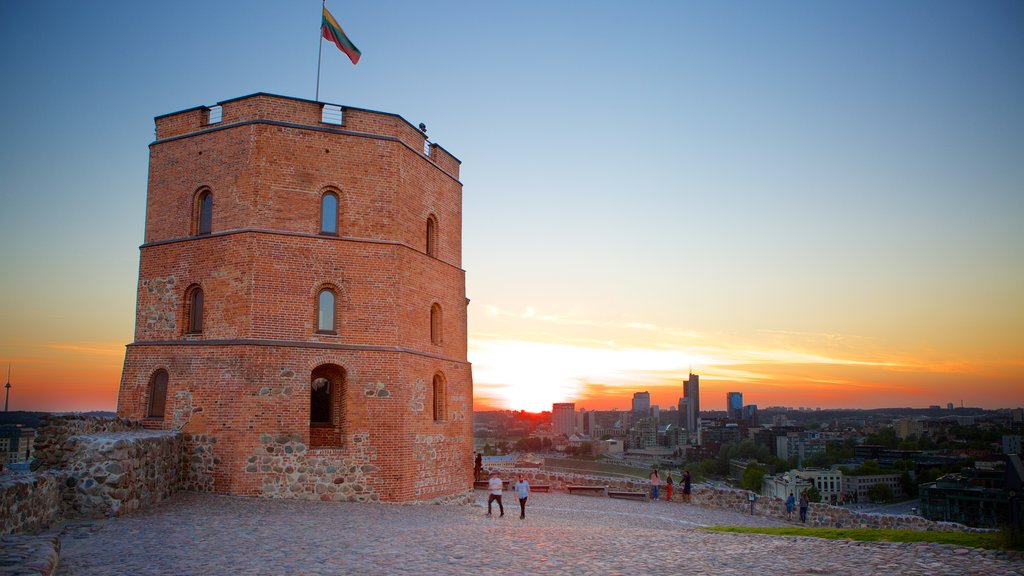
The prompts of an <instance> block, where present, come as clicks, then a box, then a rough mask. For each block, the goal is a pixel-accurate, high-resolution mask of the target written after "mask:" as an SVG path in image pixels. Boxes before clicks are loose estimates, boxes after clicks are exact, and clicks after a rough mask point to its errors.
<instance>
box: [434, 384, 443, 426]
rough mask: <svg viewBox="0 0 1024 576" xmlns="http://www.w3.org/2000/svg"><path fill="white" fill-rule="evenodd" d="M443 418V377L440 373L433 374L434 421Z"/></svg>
mask: <svg viewBox="0 0 1024 576" xmlns="http://www.w3.org/2000/svg"><path fill="white" fill-rule="evenodd" d="M444 420H445V390H444V378H443V377H442V376H441V375H440V374H435V375H434V422H442V421H444Z"/></svg>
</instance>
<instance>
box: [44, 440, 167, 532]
mask: <svg viewBox="0 0 1024 576" xmlns="http://www.w3.org/2000/svg"><path fill="white" fill-rule="evenodd" d="M66 444H67V447H66V452H67V453H68V454H69V455H70V457H69V462H70V463H69V465H68V466H67V467H66V468H65V469H64V471H65V472H66V474H67V480H66V482H65V485H66V489H65V490H64V493H63V501H64V502H63V508H64V511H65V513H66V514H67V515H68V516H85V517H92V518H97V517H104V516H118V515H121V514H127V513H129V512H131V511H133V510H138V509H140V508H146V507H149V506H152V505H154V504H156V503H158V502H160V501H161V500H163V499H165V498H167V497H168V496H170V495H171V494H173V493H174V492H175V491H176V490H177V489H178V487H179V486H180V485H181V451H182V439H181V434H180V433H178V432H174V431H168V430H134V431H131V432H107V433H102V434H83V435H79V436H70V437H68V439H67V441H66Z"/></svg>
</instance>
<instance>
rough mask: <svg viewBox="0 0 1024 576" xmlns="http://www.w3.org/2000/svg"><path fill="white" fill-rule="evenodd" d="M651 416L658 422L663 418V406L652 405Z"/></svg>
mask: <svg viewBox="0 0 1024 576" xmlns="http://www.w3.org/2000/svg"><path fill="white" fill-rule="evenodd" d="M651 418H654V421H655V422H657V421H658V420H660V419H661V406H651Z"/></svg>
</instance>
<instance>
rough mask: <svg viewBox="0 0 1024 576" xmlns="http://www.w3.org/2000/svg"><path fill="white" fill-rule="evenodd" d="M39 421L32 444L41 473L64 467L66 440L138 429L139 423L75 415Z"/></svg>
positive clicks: (52, 417) (46, 417)
mask: <svg viewBox="0 0 1024 576" xmlns="http://www.w3.org/2000/svg"><path fill="white" fill-rule="evenodd" d="M42 421H43V423H42V426H40V427H39V429H38V430H37V431H36V440H35V456H36V459H38V460H39V463H40V469H42V470H46V469H50V468H61V467H63V466H64V465H66V464H67V463H68V457H69V456H70V454H69V453H68V451H67V440H68V438H70V437H71V436H80V435H82V434H99V433H104V432H127V431H129V430H141V429H142V424H141V423H140V422H132V421H130V420H125V419H123V418H102V417H100V416H83V415H79V414H69V415H64V416H55V415H47V416H43V417H42Z"/></svg>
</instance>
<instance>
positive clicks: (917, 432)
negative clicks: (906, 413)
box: [896, 418, 924, 440]
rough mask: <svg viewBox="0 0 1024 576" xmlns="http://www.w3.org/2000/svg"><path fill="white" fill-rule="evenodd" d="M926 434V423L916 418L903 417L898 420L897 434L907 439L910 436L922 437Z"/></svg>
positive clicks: (901, 438)
mask: <svg viewBox="0 0 1024 576" xmlns="http://www.w3.org/2000/svg"><path fill="white" fill-rule="evenodd" d="M922 434H924V423H923V422H922V421H921V420H918V419H916V418H903V419H902V420H899V421H897V422H896V436H898V437H899V439H900V440H906V439H907V438H909V437H910V436H918V437H920V436H921V435H922Z"/></svg>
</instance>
